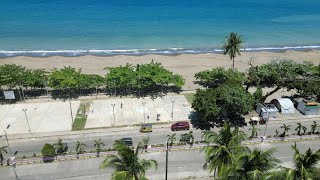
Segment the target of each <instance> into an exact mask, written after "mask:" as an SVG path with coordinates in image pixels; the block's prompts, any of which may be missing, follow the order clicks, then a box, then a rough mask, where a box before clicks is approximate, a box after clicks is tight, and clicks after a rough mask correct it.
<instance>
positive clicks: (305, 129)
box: [294, 123, 307, 136]
mask: <svg viewBox="0 0 320 180" xmlns="http://www.w3.org/2000/svg"><path fill="white" fill-rule="evenodd" d="M297 125H298V126H297V127H296V129H294V130H295V131H297V134H298V135H299V136H301V135H302V134H301V130H303V134H305V133H306V131H307V128H306V127H305V126H303V125H302V124H301V123H297Z"/></svg>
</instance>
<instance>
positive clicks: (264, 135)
mask: <svg viewBox="0 0 320 180" xmlns="http://www.w3.org/2000/svg"><path fill="white" fill-rule="evenodd" d="M269 119H270V112H269V111H268V119H267V123H266V127H265V128H264V133H263V138H265V137H266V131H267V127H268V123H269Z"/></svg>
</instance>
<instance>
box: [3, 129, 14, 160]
mask: <svg viewBox="0 0 320 180" xmlns="http://www.w3.org/2000/svg"><path fill="white" fill-rule="evenodd" d="M9 127H10V124H9V125H8V126H7V128H6V129H9ZM6 129H5V130H3V131H4V137H5V138H6V141H7V144H8V148H9V153H10V154H12V151H11V148H10V144H9V140H8V135H7V132H6Z"/></svg>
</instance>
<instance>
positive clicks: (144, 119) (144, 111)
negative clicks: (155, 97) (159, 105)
mask: <svg viewBox="0 0 320 180" xmlns="http://www.w3.org/2000/svg"><path fill="white" fill-rule="evenodd" d="M142 105H143V124H145V123H146V108H145V105H146V102H142Z"/></svg>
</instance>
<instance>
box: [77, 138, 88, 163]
mask: <svg viewBox="0 0 320 180" xmlns="http://www.w3.org/2000/svg"><path fill="white" fill-rule="evenodd" d="M85 147H87V145H86V144H84V143H81V142H80V141H77V144H76V152H77V159H79V154H82V153H84V152H85V151H84V148H85Z"/></svg>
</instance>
